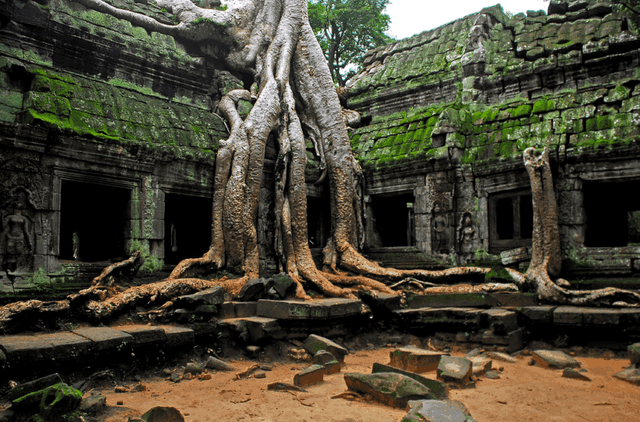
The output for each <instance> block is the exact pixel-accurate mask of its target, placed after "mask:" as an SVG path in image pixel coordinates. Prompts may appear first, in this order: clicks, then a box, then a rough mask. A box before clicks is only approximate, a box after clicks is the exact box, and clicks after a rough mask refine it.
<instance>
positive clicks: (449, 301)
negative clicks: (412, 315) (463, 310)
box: [407, 293, 488, 309]
mask: <svg viewBox="0 0 640 422" xmlns="http://www.w3.org/2000/svg"><path fill="white" fill-rule="evenodd" d="M487 296H488V295H487V294H486V293H439V294H430V295H410V296H409V297H408V298H407V304H408V305H409V308H411V309H417V308H448V307H452V306H455V307H474V308H475V307H486V306H488V299H487Z"/></svg>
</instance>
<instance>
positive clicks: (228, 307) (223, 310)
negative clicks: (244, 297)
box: [219, 302, 257, 319]
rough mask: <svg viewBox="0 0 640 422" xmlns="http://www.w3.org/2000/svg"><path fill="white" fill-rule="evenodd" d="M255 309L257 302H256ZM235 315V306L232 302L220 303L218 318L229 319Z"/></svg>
mask: <svg viewBox="0 0 640 422" xmlns="http://www.w3.org/2000/svg"><path fill="white" fill-rule="evenodd" d="M256 309H257V304H256ZM235 317H236V308H235V306H233V302H224V303H222V304H221V305H220V313H219V318H220V319H231V318H235Z"/></svg>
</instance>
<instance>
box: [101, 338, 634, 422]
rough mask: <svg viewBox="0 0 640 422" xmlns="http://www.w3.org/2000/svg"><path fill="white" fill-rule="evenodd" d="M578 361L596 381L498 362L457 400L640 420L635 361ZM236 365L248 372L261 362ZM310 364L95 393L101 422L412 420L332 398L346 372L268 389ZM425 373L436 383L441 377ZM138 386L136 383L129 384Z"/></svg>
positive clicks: (372, 358)
mask: <svg viewBox="0 0 640 422" xmlns="http://www.w3.org/2000/svg"><path fill="white" fill-rule="evenodd" d="M391 350H393V349H392V348H388V347H385V348H380V349H375V350H366V351H358V352H356V353H353V354H351V355H349V356H347V357H346V359H345V366H344V367H343V369H342V373H345V372H361V373H370V372H371V366H372V365H373V363H375V362H380V363H388V362H389V352H390V351H391ZM452 354H453V355H455V356H463V353H452ZM577 359H578V361H579V362H580V363H581V364H582V367H583V368H585V369H586V370H587V372H586V373H585V375H587V376H588V377H589V378H591V380H592V381H591V382H588V381H581V380H576V379H568V378H562V377H561V374H562V371H555V370H549V369H543V368H541V367H537V366H529V365H528V361H529V358H528V357H526V356H522V357H520V358H519V360H518V362H517V363H515V364H511V363H505V362H499V361H496V360H494V364H493V366H494V368H495V367H503V372H502V374H501V378H500V379H497V380H490V379H487V378H484V377H481V378H479V380H478V381H477V386H476V388H471V389H463V390H451V391H450V393H449V396H450V398H451V399H454V400H459V401H461V402H463V403H464V404H465V405H466V406H467V408H468V409H469V410H470V412H471V414H472V415H473V417H474V418H476V420H478V421H479V422H484V421H491V422H500V421H504V422H513V421H518V422H526V421H536V422H537V421H563V422H572V421H576V422H578V421H580V422H583V421H616V422H622V421H638V420H640V416H638V415H640V387H637V386H634V385H631V384H628V383H625V382H623V381H620V380H618V379H616V378H614V377H612V375H613V374H614V373H616V372H619V371H621V370H622V369H623V368H625V367H626V366H628V365H629V361H628V360H627V359H597V358H587V357H578V358H577ZM231 363H232V364H233V365H235V366H236V367H237V368H238V369H239V370H244V369H246V368H247V367H249V366H250V365H251V364H253V363H255V362H252V361H248V360H243V361H231ZM306 365H307V364H305V363H302V364H300V363H274V364H273V370H272V371H269V372H267V373H266V378H264V379H256V378H250V379H245V380H238V381H235V380H234V373H229V372H226V373H225V372H211V374H212V378H211V379H210V380H197V379H194V380H189V381H187V380H182V381H180V382H179V383H173V382H170V381H168V380H165V379H164V378H162V377H160V376H156V377H149V378H143V379H142V384H143V385H144V386H145V387H146V389H145V391H141V392H127V393H116V392H114V388H113V387H108V388H107V387H106V386H104V387H103V388H102V389H98V390H95V391H99V392H100V393H101V394H103V395H105V396H106V397H107V404H108V405H110V406H112V407H110V408H109V411H108V412H106V413H104V414H102V415H99V417H98V419H97V420H102V421H106V422H122V421H124V422H126V421H127V420H128V419H129V417H139V416H140V415H142V414H143V413H144V412H146V411H147V410H149V409H150V408H152V407H154V406H172V407H176V408H177V409H179V410H180V411H181V412H182V414H183V415H184V416H185V420H187V421H190V422H205V421H216V422H217V421H220V422H223V421H246V422H249V421H255V422H258V421H263V422H266V421H272V422H276V421H277V422H289V421H295V422H312V421H330V422H356V421H357V422H360V421H362V422H365V421H367V422H378V421H379V422H382V421H384V422H391V421H394V422H395V421H401V420H402V418H403V416H404V415H405V414H406V411H405V410H404V409H393V408H390V407H387V406H384V405H381V404H377V403H376V402H372V401H366V400H362V401H348V400H345V399H342V398H336V399H331V397H333V396H335V395H337V394H340V393H342V392H345V391H346V385H345V383H344V378H343V375H342V374H335V375H330V376H328V377H325V382H324V383H322V384H316V385H313V386H309V387H306V390H307V392H306V393H303V392H295V393H293V392H286V391H285V392H278V391H269V390H267V385H268V384H270V383H273V382H278V381H279V382H286V383H292V382H293V376H294V374H295V373H296V371H297V370H299V369H301V368H303V367H305V366H306ZM423 375H426V376H427V377H430V378H434V379H435V372H433V373H428V374H423ZM134 383H135V382H134V381H133V380H132V381H131V383H129V384H128V385H129V386H131V385H133V384H134ZM125 385H127V384H126V383H125ZM118 402H122V404H121V405H118Z"/></svg>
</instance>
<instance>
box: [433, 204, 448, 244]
mask: <svg viewBox="0 0 640 422" xmlns="http://www.w3.org/2000/svg"><path fill="white" fill-rule="evenodd" d="M442 211H443V209H442V206H441V204H440V202H436V203H434V204H433V213H434V217H433V249H434V251H436V252H443V253H448V252H449V230H447V229H448V226H449V221H448V219H447V216H446V215H445V214H441V212H442Z"/></svg>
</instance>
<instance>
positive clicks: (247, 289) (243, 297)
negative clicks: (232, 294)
mask: <svg viewBox="0 0 640 422" xmlns="http://www.w3.org/2000/svg"><path fill="white" fill-rule="evenodd" d="M265 281H266V280H265V279H262V278H254V279H251V280H248V281H247V282H246V283H245V285H244V286H243V287H242V289H241V290H240V293H239V294H238V299H239V300H240V301H241V302H249V301H252V300H253V301H255V300H259V299H261V298H262V297H263V296H264V294H265V293H266V291H265V290H266V289H265Z"/></svg>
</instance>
